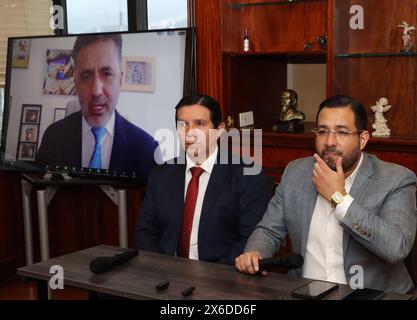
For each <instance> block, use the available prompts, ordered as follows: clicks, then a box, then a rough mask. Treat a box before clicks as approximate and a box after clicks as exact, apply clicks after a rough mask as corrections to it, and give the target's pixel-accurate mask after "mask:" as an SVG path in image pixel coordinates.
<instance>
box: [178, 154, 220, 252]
mask: <svg viewBox="0 0 417 320" xmlns="http://www.w3.org/2000/svg"><path fill="white" fill-rule="evenodd" d="M217 153H218V147H217V146H216V149H215V150H214V152H213V153H212V154H211V155H210V156H209V157H208V158H207V159H206V160H205V161H204V162H203V163H202V164H201V166H200V167H201V168H203V169H204V172H203V173H202V174H201V176H200V179H199V182H198V195H197V202H196V205H195V211H194V218H193V226H192V228H191V237H190V253H189V258H190V259H193V260H198V259H199V258H198V257H199V256H198V227H199V225H200V217H201V209H202V208H203V200H204V195H205V194H206V190H207V185H208V183H209V180H210V176H211V172H212V171H213V166H214V164H215V163H216V160H217ZM186 158H187V168H186V170H185V190H184V201H185V197H186V195H187V188H188V184H189V183H190V180H191V177H192V175H191V170H190V169H191V168H192V167H195V166H196V165H195V163H194V162H193V161H192V160H191V159H190V158H189V157H188V155H187V156H186Z"/></svg>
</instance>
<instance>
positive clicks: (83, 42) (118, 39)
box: [72, 34, 123, 64]
mask: <svg viewBox="0 0 417 320" xmlns="http://www.w3.org/2000/svg"><path fill="white" fill-rule="evenodd" d="M110 40H111V41H113V43H114V45H115V46H116V49H117V53H118V54H119V58H120V59H122V46H123V40H122V36H121V35H120V34H102V35H82V36H78V37H77V39H76V40H75V43H74V47H73V48H72V55H73V57H74V63H75V64H77V57H78V54H79V53H80V50H81V49H82V48H84V47H87V46H89V45H90V44H93V43H96V42H99V41H110Z"/></svg>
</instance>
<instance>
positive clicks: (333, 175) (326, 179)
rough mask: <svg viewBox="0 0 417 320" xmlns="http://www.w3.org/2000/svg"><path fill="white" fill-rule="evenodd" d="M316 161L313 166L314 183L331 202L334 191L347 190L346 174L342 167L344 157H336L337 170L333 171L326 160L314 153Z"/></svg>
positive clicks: (318, 190) (319, 191) (320, 192)
mask: <svg viewBox="0 0 417 320" xmlns="http://www.w3.org/2000/svg"><path fill="white" fill-rule="evenodd" d="M314 159H315V160H316V163H315V165H314V168H313V184H314V187H315V188H316V190H317V192H318V193H319V194H320V195H321V196H322V197H323V198H324V199H326V200H327V201H329V202H330V199H331V198H332V195H333V193H335V192H336V191H342V190H345V174H344V172H343V167H342V157H341V156H338V157H337V159H336V171H333V170H332V169H331V168H330V167H329V166H328V165H327V163H326V162H324V160H323V159H322V158H321V157H320V156H319V155H318V154H314Z"/></svg>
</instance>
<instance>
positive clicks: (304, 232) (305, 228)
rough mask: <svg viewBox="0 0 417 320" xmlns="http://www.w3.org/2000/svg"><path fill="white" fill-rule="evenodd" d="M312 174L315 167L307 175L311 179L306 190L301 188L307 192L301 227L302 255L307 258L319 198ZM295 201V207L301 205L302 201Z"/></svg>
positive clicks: (303, 203) (306, 185)
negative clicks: (306, 253) (309, 237)
mask: <svg viewBox="0 0 417 320" xmlns="http://www.w3.org/2000/svg"><path fill="white" fill-rule="evenodd" d="M313 164H314V162H313ZM312 172H313V167H311V170H310V172H308V173H306V175H307V176H308V177H309V179H308V181H309V182H308V183H307V184H305V188H303V187H302V188H301V190H303V191H302V192H305V194H306V195H307V198H306V201H305V202H302V204H301V205H304V206H305V207H303V209H302V212H305V215H306V219H302V221H303V224H302V226H301V228H302V229H301V254H302V255H303V256H305V252H306V247H307V240H308V234H309V232H310V224H311V219H312V217H313V212H314V208H315V207H316V202H317V196H318V193H317V191H316V188H315V187H314V185H313V183H312ZM295 200H296V201H295V204H294V205H295V206H296V207H298V206H299V205H300V201H297V199H295ZM296 210H297V209H296Z"/></svg>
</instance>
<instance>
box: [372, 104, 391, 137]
mask: <svg viewBox="0 0 417 320" xmlns="http://www.w3.org/2000/svg"><path fill="white" fill-rule="evenodd" d="M371 109H372V111H374V112H375V123H374V124H373V125H372V128H374V129H375V131H374V132H372V136H374V137H389V136H390V134H391V130H390V129H389V128H388V126H387V120H386V119H385V117H384V112H387V111H388V110H389V109H391V105H388V99H387V98H381V99H379V100H378V101H377V102H376V105H374V106H372V107H371Z"/></svg>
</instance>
